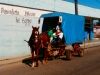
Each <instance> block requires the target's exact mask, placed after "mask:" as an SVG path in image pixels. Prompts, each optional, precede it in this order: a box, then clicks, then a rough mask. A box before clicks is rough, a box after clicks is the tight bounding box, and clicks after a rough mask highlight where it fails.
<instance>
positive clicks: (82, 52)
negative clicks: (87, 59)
mask: <svg viewBox="0 0 100 75" xmlns="http://www.w3.org/2000/svg"><path fill="white" fill-rule="evenodd" d="M78 55H79V56H80V57H82V56H83V55H84V49H83V48H79V54H78Z"/></svg>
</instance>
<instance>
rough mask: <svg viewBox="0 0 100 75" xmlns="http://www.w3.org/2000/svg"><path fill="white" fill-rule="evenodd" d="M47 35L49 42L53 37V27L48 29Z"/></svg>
mask: <svg viewBox="0 0 100 75" xmlns="http://www.w3.org/2000/svg"><path fill="white" fill-rule="evenodd" d="M48 36H49V37H50V42H51V41H52V39H53V29H49V30H48Z"/></svg>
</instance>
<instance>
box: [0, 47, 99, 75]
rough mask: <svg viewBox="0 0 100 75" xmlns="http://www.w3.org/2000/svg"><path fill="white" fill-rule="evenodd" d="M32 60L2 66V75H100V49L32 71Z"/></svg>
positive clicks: (92, 49) (41, 66)
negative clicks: (30, 63)
mask: <svg viewBox="0 0 100 75" xmlns="http://www.w3.org/2000/svg"><path fill="white" fill-rule="evenodd" d="M29 62H30V58H25V59H23V60H22V61H21V62H17V63H13V64H8V65H3V66H0V75H100V47H94V48H89V49H86V50H85V55H84V56H83V57H77V56H73V58H72V60H71V61H67V60H65V57H62V59H58V60H49V62H48V63H46V64H45V65H42V64H41V63H40V65H39V67H35V69H34V70H33V69H31V67H30V66H29V65H28V64H29Z"/></svg>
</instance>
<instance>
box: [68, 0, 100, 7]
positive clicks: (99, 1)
mask: <svg viewBox="0 0 100 75" xmlns="http://www.w3.org/2000/svg"><path fill="white" fill-rule="evenodd" d="M66 1H69V2H74V0H66ZM77 1H78V4H81V5H85V6H89V7H92V8H97V9H100V0H77Z"/></svg>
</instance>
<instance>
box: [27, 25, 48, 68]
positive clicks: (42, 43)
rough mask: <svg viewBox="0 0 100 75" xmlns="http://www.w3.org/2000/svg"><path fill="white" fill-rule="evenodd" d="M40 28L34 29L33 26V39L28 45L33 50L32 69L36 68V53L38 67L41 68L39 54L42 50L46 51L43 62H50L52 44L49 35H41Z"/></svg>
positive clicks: (31, 38)
mask: <svg viewBox="0 0 100 75" xmlns="http://www.w3.org/2000/svg"><path fill="white" fill-rule="evenodd" d="M39 28H40V27H39V26H38V27H33V26H32V29H33V30H32V34H31V37H30V39H29V41H28V44H29V46H30V48H31V54H32V68H34V65H35V64H34V51H35V54H36V67H38V66H39V63H38V57H39V52H40V50H44V58H43V60H42V62H43V64H44V61H45V62H47V61H48V51H47V48H48V44H49V42H50V38H49V36H48V34H46V33H41V34H39Z"/></svg>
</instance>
